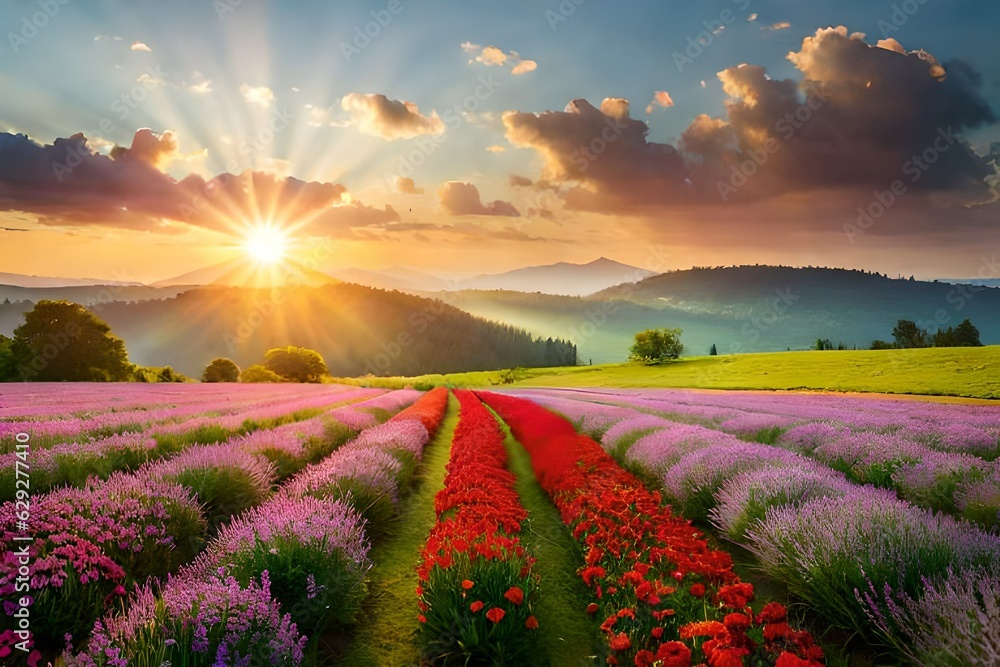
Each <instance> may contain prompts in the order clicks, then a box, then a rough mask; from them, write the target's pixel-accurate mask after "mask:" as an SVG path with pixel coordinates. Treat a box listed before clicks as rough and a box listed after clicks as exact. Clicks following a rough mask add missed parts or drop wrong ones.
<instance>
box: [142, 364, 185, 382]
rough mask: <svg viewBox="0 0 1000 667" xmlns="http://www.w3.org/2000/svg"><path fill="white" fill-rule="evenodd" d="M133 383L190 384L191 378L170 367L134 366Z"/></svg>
mask: <svg viewBox="0 0 1000 667" xmlns="http://www.w3.org/2000/svg"><path fill="white" fill-rule="evenodd" d="M129 379H130V380H131V381H132V382H190V381H191V378H189V377H187V376H186V375H182V374H181V373H178V372H177V371H175V370H174V369H173V368H172V367H170V366H133V367H132V373H131V377H130V378H129Z"/></svg>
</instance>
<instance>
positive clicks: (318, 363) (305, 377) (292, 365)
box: [264, 345, 327, 382]
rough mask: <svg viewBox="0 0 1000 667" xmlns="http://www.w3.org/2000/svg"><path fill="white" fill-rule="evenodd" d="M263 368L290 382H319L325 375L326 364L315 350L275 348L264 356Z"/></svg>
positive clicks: (291, 346) (290, 347)
mask: <svg viewBox="0 0 1000 667" xmlns="http://www.w3.org/2000/svg"><path fill="white" fill-rule="evenodd" d="M264 368H266V369H267V370H269V371H271V372H272V373H277V374H278V375H280V376H281V377H283V378H285V379H286V380H291V381H292V382H319V379H320V377H321V376H323V375H326V374H327V370H326V363H325V362H324V361H323V357H321V356H320V354H319V352H317V351H316V350H310V349H308V348H305V347H295V346H294V345H289V346H288V347H276V348H274V349H272V350H268V351H267V353H266V354H265V355H264Z"/></svg>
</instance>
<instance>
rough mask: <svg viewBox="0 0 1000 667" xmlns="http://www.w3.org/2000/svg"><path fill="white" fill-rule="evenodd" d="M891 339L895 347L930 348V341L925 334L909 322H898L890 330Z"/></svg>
mask: <svg viewBox="0 0 1000 667" xmlns="http://www.w3.org/2000/svg"><path fill="white" fill-rule="evenodd" d="M892 338H893V340H895V341H896V346H897V347H902V348H910V347H930V345H931V341H930V338H929V336H928V335H927V332H926V331H924V330H923V329H921V328H920V327H918V326H917V325H916V323H915V322H911V321H910V320H899V322H898V323H897V324H896V326H895V327H894V328H893V330H892Z"/></svg>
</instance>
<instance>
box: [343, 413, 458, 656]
mask: <svg viewBox="0 0 1000 667" xmlns="http://www.w3.org/2000/svg"><path fill="white" fill-rule="evenodd" d="M458 413H459V408H458V399H456V398H455V396H454V395H451V396H450V397H449V399H448V413H447V415H446V416H445V419H444V422H442V424H441V427H440V428H439V429H438V432H437V434H436V435H435V436H434V439H433V440H432V441H431V442H430V444H429V445H428V446H427V449H426V450H425V452H424V459H423V462H422V463H421V465H420V467H419V468H418V470H417V477H416V479H415V483H414V487H413V492H412V493H411V494H410V495H409V496H407V497H406V498H405V499H404V501H403V505H402V508H403V509H402V512H401V513H400V516H399V521H398V524H397V525H396V528H395V530H394V531H393V532H392V533H390V534H389V536H388V537H386V538H385V539H384V540H383V541H381V542H380V543H379V544H377V545H376V546H375V547H374V548H373V549H372V553H371V556H372V561H373V562H374V567H373V568H372V570H371V573H370V580H369V594H368V599H367V601H366V602H365V605H364V607H363V608H362V611H361V614H360V615H359V617H358V620H357V622H356V623H355V632H354V634H353V637H352V638H351V639H350V640H349V643H348V646H347V647H346V650H345V651H344V653H343V655H340V656H337V658H336V660H335V662H333V663H330V664H337V665H346V666H348V667H378V666H382V665H384V666H386V667H406V666H407V665H419V664H420V651H419V647H418V643H417V641H416V637H415V635H416V632H417V629H418V626H419V623H418V621H417V596H416V593H415V589H416V587H417V573H416V567H417V561H418V559H419V556H420V550H421V549H422V548H423V546H424V543H425V542H426V541H427V535H428V534H429V533H430V530H431V528H432V527H433V526H434V521H435V516H434V496H435V494H437V492H438V491H440V490H441V489H443V488H444V476H445V465H446V464H447V463H448V458H449V456H450V454H451V441H452V437H453V436H454V434H455V427H456V426H457V425H458Z"/></svg>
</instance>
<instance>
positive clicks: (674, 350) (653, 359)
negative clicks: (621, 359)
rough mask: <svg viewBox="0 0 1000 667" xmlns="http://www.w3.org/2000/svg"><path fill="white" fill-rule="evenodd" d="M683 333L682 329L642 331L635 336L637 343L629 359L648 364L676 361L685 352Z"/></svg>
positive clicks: (634, 344)
mask: <svg viewBox="0 0 1000 667" xmlns="http://www.w3.org/2000/svg"><path fill="white" fill-rule="evenodd" d="M681 333H683V331H682V330H681V329H646V330H645V331H640V332H639V333H637V334H636V335H635V343H633V345H632V347H631V348H629V359H630V360H631V361H641V362H643V363H647V364H656V363H660V362H661V361H666V360H667V359H676V358H677V357H679V356H681V353H682V352H683V351H684V345H683V344H682V343H681Z"/></svg>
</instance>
